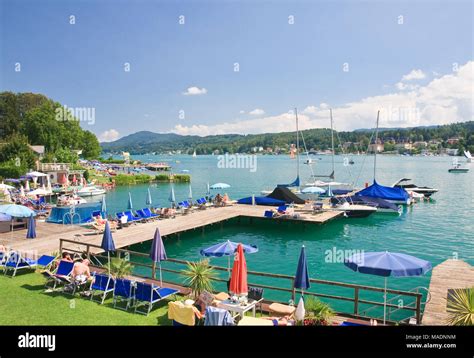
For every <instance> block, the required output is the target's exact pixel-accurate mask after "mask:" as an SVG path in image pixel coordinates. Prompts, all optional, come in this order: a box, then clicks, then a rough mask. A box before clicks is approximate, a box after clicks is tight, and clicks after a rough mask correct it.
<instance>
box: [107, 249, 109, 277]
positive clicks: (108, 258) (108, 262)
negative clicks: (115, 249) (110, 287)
mask: <svg viewBox="0 0 474 358" xmlns="http://www.w3.org/2000/svg"><path fill="white" fill-rule="evenodd" d="M107 262H108V264H109V272H107V273H108V275H109V276H110V251H107Z"/></svg>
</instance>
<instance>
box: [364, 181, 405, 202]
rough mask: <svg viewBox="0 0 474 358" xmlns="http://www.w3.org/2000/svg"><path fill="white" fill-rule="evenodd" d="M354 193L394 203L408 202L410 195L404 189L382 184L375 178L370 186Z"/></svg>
mask: <svg viewBox="0 0 474 358" xmlns="http://www.w3.org/2000/svg"><path fill="white" fill-rule="evenodd" d="M355 195H357V196H366V197H369V198H379V199H384V200H387V201H389V202H391V203H394V204H408V203H409V201H410V196H409V195H408V193H407V191H406V190H405V189H402V188H393V187H390V186H383V185H380V184H379V183H377V182H376V181H375V180H374V183H373V184H372V185H371V186H368V187H367V188H365V189H362V190H361V191H358V192H357V193H356V194H355Z"/></svg>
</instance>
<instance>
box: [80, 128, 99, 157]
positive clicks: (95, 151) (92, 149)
mask: <svg viewBox="0 0 474 358" xmlns="http://www.w3.org/2000/svg"><path fill="white" fill-rule="evenodd" d="M81 149H82V156H83V157H84V158H86V159H96V158H97V157H98V156H99V155H100V152H101V150H102V149H101V148H100V144H99V141H98V140H97V137H96V136H95V134H94V133H92V132H89V131H84V133H83V136H82V147H81Z"/></svg>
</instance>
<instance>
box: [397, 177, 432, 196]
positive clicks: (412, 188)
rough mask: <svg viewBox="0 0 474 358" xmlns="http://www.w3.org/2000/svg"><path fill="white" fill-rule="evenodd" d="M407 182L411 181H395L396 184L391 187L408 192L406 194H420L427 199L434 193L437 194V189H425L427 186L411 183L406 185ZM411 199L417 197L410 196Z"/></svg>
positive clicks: (405, 179) (406, 179)
mask: <svg viewBox="0 0 474 358" xmlns="http://www.w3.org/2000/svg"><path fill="white" fill-rule="evenodd" d="M409 181H411V179H408V178H402V179H400V180H399V181H397V182H396V183H394V184H393V185H392V186H393V187H394V188H402V189H405V190H406V191H407V192H408V194H411V193H417V194H422V195H424V196H425V197H427V198H429V197H430V196H431V195H433V194H434V193H437V192H438V189H435V188H430V187H427V186H418V185H415V184H413V183H408V182H409ZM412 197H417V195H413V194H412Z"/></svg>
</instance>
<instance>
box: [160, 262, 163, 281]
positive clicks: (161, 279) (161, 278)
mask: <svg viewBox="0 0 474 358" xmlns="http://www.w3.org/2000/svg"><path fill="white" fill-rule="evenodd" d="M159 265H160V286H162V287H163V277H162V276H161V261H160V263H159Z"/></svg>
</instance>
